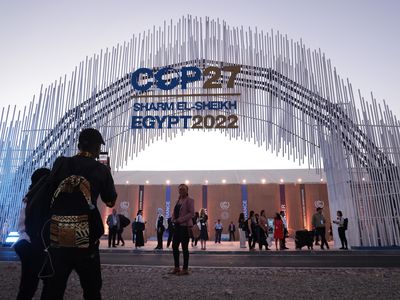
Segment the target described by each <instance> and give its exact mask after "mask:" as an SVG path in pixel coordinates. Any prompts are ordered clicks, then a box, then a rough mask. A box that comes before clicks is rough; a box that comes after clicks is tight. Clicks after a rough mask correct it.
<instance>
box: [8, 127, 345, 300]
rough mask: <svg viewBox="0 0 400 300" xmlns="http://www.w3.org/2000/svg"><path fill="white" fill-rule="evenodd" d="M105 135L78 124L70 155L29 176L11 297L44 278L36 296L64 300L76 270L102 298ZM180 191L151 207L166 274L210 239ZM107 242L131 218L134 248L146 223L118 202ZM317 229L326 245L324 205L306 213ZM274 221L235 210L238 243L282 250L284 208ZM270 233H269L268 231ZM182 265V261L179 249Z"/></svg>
mask: <svg viewBox="0 0 400 300" xmlns="http://www.w3.org/2000/svg"><path fill="white" fill-rule="evenodd" d="M104 144H105V143H104V140H103V137H102V136H101V134H100V132H98V131H97V130H96V129H93V128H88V129H84V130H83V131H82V132H81V133H80V135H79V143H78V149H79V152H78V153H77V155H75V156H73V157H63V156H60V157H58V158H57V159H56V161H55V163H54V165H53V168H52V170H49V169H46V168H41V169H38V170H36V171H35V172H34V173H33V174H32V177H31V181H32V184H31V186H30V187H29V190H28V192H27V194H26V196H25V198H24V199H23V205H22V209H21V213H20V219H19V223H18V226H19V228H18V231H19V239H18V241H17V242H16V243H15V245H14V248H15V251H16V253H17V254H18V256H19V257H20V260H21V280H20V286H19V291H18V296H17V299H32V297H33V296H34V294H35V292H36V290H37V287H38V283H39V280H40V279H42V281H43V290H42V295H41V299H44V300H46V299H52V300H53V299H63V295H64V292H65V289H66V284H67V281H68V278H69V275H70V274H71V272H72V271H73V270H75V271H76V272H77V274H78V276H79V279H80V283H81V286H82V289H83V297H84V298H85V299H101V293H100V290H101V286H102V278H101V268H100V255H99V245H100V238H101V237H102V236H103V234H104V227H103V222H102V219H101V216H100V212H99V210H98V208H97V203H96V202H97V198H98V196H99V195H100V196H101V200H102V201H103V202H104V203H105V204H106V205H107V206H108V207H110V208H113V207H114V205H115V202H116V199H117V193H116V190H115V186H114V181H113V178H112V175H111V172H110V168H109V166H107V165H104V164H102V163H100V162H99V161H98V160H97V158H98V157H99V154H100V148H101V145H104ZM178 192H179V197H178V200H177V201H176V203H175V206H174V208H173V210H172V215H171V217H170V218H168V219H166V217H165V216H164V215H163V210H162V209H161V208H159V209H158V210H157V218H156V222H155V224H154V225H155V230H156V232H157V246H156V248H155V249H157V250H161V249H163V235H164V232H165V231H167V232H168V238H167V248H168V247H170V245H171V243H172V253H173V261H174V268H173V269H172V270H171V272H170V273H171V274H175V275H188V274H189V249H188V248H189V241H190V240H191V245H192V247H197V245H198V241H199V240H200V245H201V249H202V250H206V249H207V241H208V240H209V237H210V236H209V230H210V229H209V225H208V223H209V218H208V215H207V211H206V209H205V208H202V209H201V210H200V211H199V212H195V211H194V200H193V199H192V198H191V197H189V187H188V186H187V185H186V184H181V185H179V187H178ZM106 223H107V225H108V247H117V246H118V245H120V244H121V246H124V245H125V241H124V239H123V236H122V235H123V230H124V228H125V227H127V226H128V225H129V224H130V223H132V240H133V242H134V245H135V247H136V248H140V247H143V246H144V240H145V239H144V234H143V232H144V230H145V228H146V226H147V222H146V221H145V220H144V218H143V211H142V210H139V211H138V212H137V215H136V217H135V219H134V220H132V222H131V221H130V220H129V219H128V218H127V217H126V216H125V215H124V214H118V213H117V211H116V209H113V210H112V213H111V214H110V215H109V216H108V217H107V222H106ZM334 223H335V224H337V225H338V232H339V237H340V240H341V242H342V247H341V249H347V247H348V246H347V239H346V234H345V231H346V229H347V218H344V217H343V213H342V212H341V211H338V213H337V220H335V221H334ZM312 224H313V229H314V230H315V232H316V236H317V237H320V239H321V248H322V249H323V248H324V246H326V247H327V248H328V249H329V246H328V243H327V241H326V238H325V231H326V230H325V227H326V219H325V217H324V216H323V214H322V209H317V212H316V214H314V216H313V218H312ZM272 227H273V228H270V227H269V226H268V220H267V217H266V213H265V211H264V210H261V212H260V213H259V214H258V213H255V212H254V211H250V214H249V217H248V218H245V215H244V214H243V213H241V214H240V215H239V219H238V231H239V240H240V243H239V245H240V247H241V248H246V240H247V242H248V248H249V250H250V251H254V250H255V248H256V244H258V248H259V249H260V250H262V249H263V247H265V250H270V248H269V247H270V246H271V245H272V243H271V242H272V240H274V241H275V249H276V250H278V249H280V250H284V249H288V248H287V247H286V241H285V239H286V237H287V234H288V228H287V221H286V216H285V212H284V211H281V212H280V213H276V214H275V217H274V220H273V226H272ZM214 230H215V244H220V243H221V240H222V232H223V230H224V226H223V224H222V222H221V220H217V221H216V222H215V224H214ZM228 233H229V240H230V241H235V238H236V237H235V233H236V225H235V224H234V222H233V221H231V222H230V224H229V225H228ZM270 235H271V236H270ZM180 247H181V249H182V253H183V264H182V267H181V264H180V250H179V248H180Z"/></svg>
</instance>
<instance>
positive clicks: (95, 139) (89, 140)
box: [79, 128, 105, 146]
mask: <svg viewBox="0 0 400 300" xmlns="http://www.w3.org/2000/svg"><path fill="white" fill-rule="evenodd" d="M79 143H80V144H82V145H85V146H89V145H94V144H103V145H105V142H104V140H103V137H102V136H101V133H100V132H99V131H98V130H97V129H94V128H86V129H83V130H82V132H81V133H80V134H79Z"/></svg>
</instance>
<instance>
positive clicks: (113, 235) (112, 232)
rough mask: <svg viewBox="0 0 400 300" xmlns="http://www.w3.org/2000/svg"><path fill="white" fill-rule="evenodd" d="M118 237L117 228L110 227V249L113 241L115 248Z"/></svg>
mask: <svg viewBox="0 0 400 300" xmlns="http://www.w3.org/2000/svg"><path fill="white" fill-rule="evenodd" d="M116 237H117V227H116V226H113V227H109V229H108V247H111V241H112V246H113V247H114V246H115V238H116Z"/></svg>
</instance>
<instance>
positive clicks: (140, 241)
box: [135, 209, 146, 248]
mask: <svg viewBox="0 0 400 300" xmlns="http://www.w3.org/2000/svg"><path fill="white" fill-rule="evenodd" d="M135 223H136V224H135V229H136V242H135V248H138V247H142V246H144V237H143V231H144V228H145V223H146V222H145V221H144V219H143V210H141V209H140V210H139V211H138V213H137V216H136V219H135Z"/></svg>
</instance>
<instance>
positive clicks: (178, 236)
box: [172, 225, 189, 270]
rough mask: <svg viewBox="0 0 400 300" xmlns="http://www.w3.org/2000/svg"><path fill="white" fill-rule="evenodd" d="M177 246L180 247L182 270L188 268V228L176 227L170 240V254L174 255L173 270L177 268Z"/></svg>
mask: <svg viewBox="0 0 400 300" xmlns="http://www.w3.org/2000/svg"><path fill="white" fill-rule="evenodd" d="M179 244H181V245H182V252H183V269H186V270H187V269H188V267H189V228H188V227H187V226H179V225H176V227H175V231H174V236H173V238H172V252H173V255H174V264H175V268H179Z"/></svg>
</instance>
